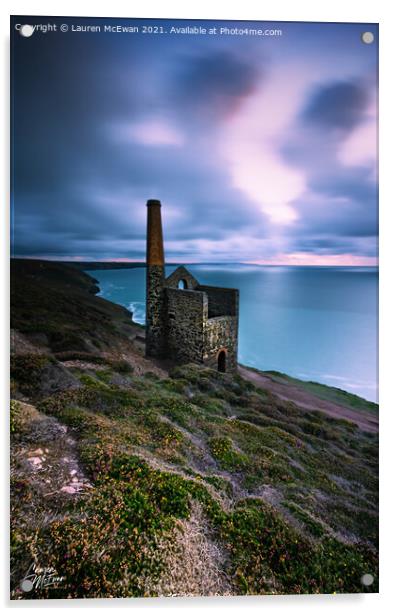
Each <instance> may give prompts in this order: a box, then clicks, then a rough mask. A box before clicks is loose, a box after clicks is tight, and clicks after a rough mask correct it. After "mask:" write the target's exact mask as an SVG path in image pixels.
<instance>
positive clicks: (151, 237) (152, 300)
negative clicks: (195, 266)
mask: <svg viewBox="0 0 395 616" xmlns="http://www.w3.org/2000/svg"><path fill="white" fill-rule="evenodd" d="M146 272H147V274H146V275H147V280H146V284H147V289H146V355H147V356H148V357H160V358H170V359H173V360H175V361H176V362H179V363H188V362H195V363H199V364H204V365H206V366H209V367H211V368H214V369H216V370H219V371H220V372H229V371H233V370H236V368H237V341H238V321H239V291H238V289H227V288H222V287H214V286H208V285H201V284H199V282H198V281H197V280H196V278H195V277H194V276H193V275H192V274H191V273H190V272H189V271H188V270H187V269H186V268H185V267H183V266H180V267H178V268H177V269H176V270H175V271H174V272H173V273H172V274H170V276H168V277H167V278H166V275H165V260H164V248H163V232H162V219H161V203H160V201H158V200H156V199H150V200H149V201H148V202H147V268H146Z"/></svg>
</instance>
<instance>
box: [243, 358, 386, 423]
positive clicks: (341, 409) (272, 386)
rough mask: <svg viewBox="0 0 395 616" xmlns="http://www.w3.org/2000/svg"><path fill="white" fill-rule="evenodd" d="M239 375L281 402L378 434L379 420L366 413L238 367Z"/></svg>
mask: <svg viewBox="0 0 395 616" xmlns="http://www.w3.org/2000/svg"><path fill="white" fill-rule="evenodd" d="M239 374H240V376H242V377H243V378H244V379H247V380H248V381H251V382H252V383H254V385H257V386H258V387H262V388H263V389H267V390H269V391H270V392H271V393H272V394H274V395H276V396H278V397H279V398H281V399H282V400H288V401H290V402H294V403H295V404H297V405H298V406H301V407H303V408H305V409H309V410H315V411H323V412H324V413H327V414H328V415H330V416H331V417H337V418H339V419H348V420H349V421H352V422H354V423H356V424H357V425H358V426H359V427H360V428H361V429H362V430H366V431H367V432H378V429H379V418H378V417H376V416H375V415H373V414H372V413H369V412H368V411H362V410H355V409H351V408H349V407H346V406H341V405H340V404H335V403H334V402H329V401H328V400H322V399H321V398H318V397H317V396H315V395H314V394H311V393H309V392H307V391H304V390H303V389H300V388H298V387H297V386H296V385H293V384H291V383H290V384H282V383H278V382H276V381H274V380H273V379H272V378H271V377H270V376H266V375H263V374H258V373H257V372H254V371H253V370H248V368H244V367H243V366H239Z"/></svg>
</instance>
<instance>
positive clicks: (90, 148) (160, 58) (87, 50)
mask: <svg viewBox="0 0 395 616" xmlns="http://www.w3.org/2000/svg"><path fill="white" fill-rule="evenodd" d="M109 37H110V38H109ZM267 49H268V46H267V45H266V46H263V45H262V41H258V40H252V39H250V40H248V41H247V40H246V39H243V40H242V41H239V40H238V41H235V40H234V39H219V38H216V37H213V38H203V37H199V38H194V39H193V42H192V39H187V38H182V37H174V38H163V37H149V38H148V37H129V36H128V37H126V36H125V37H122V36H121V37H118V36H111V35H105V37H104V36H103V37H101V36H98V37H97V36H89V35H88V36H78V35H72V34H70V36H55V35H45V36H44V35H39V34H37V36H36V35H35V36H34V37H32V38H31V39H26V40H25V39H23V37H20V36H18V37H17V38H16V40H15V45H14V49H13V66H14V69H13V105H12V110H13V145H14V148H13V181H12V195H13V204H14V207H13V210H14V225H13V226H14V234H13V248H14V252H15V254H20V255H43V256H45V255H47V256H51V257H56V256H64V257H68V256H69V257H72V256H73V255H78V256H83V257H84V256H85V257H88V258H92V259H97V258H108V259H111V258H125V257H126V258H131V259H133V258H141V259H142V258H144V254H145V244H144V243H145V214H146V209H145V202H146V200H147V199H148V198H160V199H161V200H162V202H163V205H164V214H165V215H164V229H165V236H166V243H167V255H169V256H170V257H173V256H174V257H173V258H176V259H177V258H178V257H179V256H180V255H183V254H185V255H186V257H188V255H189V256H191V255H193V256H196V258H197V259H202V260H206V257H207V258H210V255H209V254H208V253H207V251H208V250H210V251H211V254H214V253H215V252H216V250H219V251H221V250H224V251H225V250H228V248H227V247H230V248H229V252H228V253H225V252H224V255H225V256H226V258H228V255H230V256H232V240H236V241H237V240H239V241H240V242H241V244H242V242H243V241H244V242H245V247H244V248H243V246H241V248H240V253H239V254H240V258H242V257H243V250H244V251H245V254H246V255H248V258H251V259H253V258H254V257H255V253H254V250H255V251H256V258H261V256H262V255H263V256H265V255H264V254H263V252H262V251H261V248H260V246H261V244H260V243H259V242H260V241H261V240H262V242H263V243H265V242H266V241H267V242H268V243H269V242H270V238H271V236H272V235H273V234H275V233H276V232H277V228H273V226H271V223H270V220H269V218H268V216H267V215H266V214H264V213H263V211H262V208H261V207H260V204H259V202H257V201H255V202H252V201H251V200H250V199H251V195H250V192H248V191H246V190H243V189H244V188H245V186H244V185H243V186H242V187H240V185H239V184H237V185H238V186H239V188H235V182H234V177H233V176H232V169H231V168H230V165H229V163H228V162H227V161H226V157H224V156H222V155H223V151H221V150H220V148H218V145H220V140H221V136H224V135H225V133H226V128H227V127H229V128H230V129H232V122H233V121H234V120H237V117H238V112H239V111H240V110H242V109H243V103H244V102H246V101H248V100H249V97H253V96H254V95H255V93H256V92H258V93H259V92H260V91H262V90H263V89H264V88H265V87H266V85H267V83H268V81H270V79H271V78H272V77H273V72H276V71H278V72H279V73H280V74H281V70H282V64H281V60H280V61H278V59H277V62H278V64H277V65H275V63H273V62H272V60H273V59H272V58H271V57H270V58H269V57H268V53H267ZM282 49H284V43H282ZM282 53H284V57H285V59H286V61H288V60H289V57H290V54H291V55H292V53H293V52H292V49H288V50H287V51H286V52H282ZM299 53H300V58H301V59H302V60H301V61H302V64H303V62H304V61H307V60H306V59H305V58H303V52H299ZM269 60H270V62H269ZM271 71H272V73H271ZM350 74H352V71H351V73H350ZM309 88H310V82H309ZM278 97H279V98H278V102H279V109H280V111H278V110H277V107H276V101H275V100H273V101H271V103H270V104H269V106H268V108H265V109H264V110H262V113H265V118H267V119H268V124H270V121H269V120H270V118H271V116H273V118H274V119H275V120H276V114H277V113H281V108H282V105H281V92H280V93H279V94H278ZM305 100H306V102H305V105H304V108H303V109H302V111H301V112H300V114H298V112H297V110H295V116H296V117H294V119H293V124H292V125H290V126H289V127H288V126H287V128H286V134H285V135H284V136H283V135H280V137H279V138H277V135H274V136H273V137H272V138H271V142H270V144H269V145H268V144H267V143H266V144H265V147H266V148H268V149H269V150H270V152H272V153H273V156H274V157H275V158H276V157H280V158H281V159H282V160H284V161H286V163H287V164H288V163H289V164H290V166H291V167H292V168H293V167H296V168H298V169H301V171H302V172H303V174H304V175H305V177H306V194H305V195H302V196H301V197H300V198H298V200H297V201H295V203H293V204H292V205H293V206H294V207H295V208H296V210H297V212H298V214H299V218H298V220H297V221H296V222H295V223H294V224H293V225H291V226H290V227H286V228H285V227H284V228H282V229H281V232H282V234H283V237H284V238H285V239H286V240H287V241H289V249H290V250H293V251H297V250H304V251H306V252H310V251H311V252H314V251H317V253H320V254H321V253H322V252H323V253H325V250H327V251H331V250H332V251H333V252H336V251H337V250H340V245H341V249H342V250H344V251H345V252H347V251H346V248H347V246H348V247H349V249H350V250H355V251H356V252H355V254H363V250H364V246H365V249H366V254H368V251H371V235H372V234H374V233H375V225H376V209H375V199H376V195H375V183H374V182H373V181H372V180H371V179H370V171H371V170H370V169H368V168H367V167H366V168H356V167H355V168H354V167H349V168H345V166H344V165H343V164H342V163H341V162H340V161H339V160H338V150H339V147H340V145H341V139H343V137H344V135H345V134H346V133H350V132H352V130H353V129H354V128H356V127H358V126H359V123H360V122H362V120H363V116H364V113H365V109H366V105H367V104H368V97H367V90H366V84H365V83H363V82H360V81H358V80H357V79H355V80H348V81H346V80H341V81H340V80H339V81H337V82H336V81H333V79H332V78H331V79H329V80H328V82H327V83H326V84H324V85H321V86H320V87H319V88H318V89H315V90H313V91H311V89H309V90H308V91H307V96H306V99H305ZM255 117H256V120H255V121H256V122H257V123H258V124H259V121H260V120H259V110H258V113H257V114H256V116H255ZM150 125H154V126H158V128H156V129H155V130H153V131H152V132H153V133H154V139H153V140H152V142H150V141H149V140H147V139H145V140H144V136H145V137H146V136H147V133H148V132H149V130H148V129H147V126H148V127H149V126H150ZM332 129H333V130H332ZM161 131H162V141H161V140H160V134H161ZM221 131H222V132H221ZM250 131H251V128H250ZM155 135H156V137H157V141H155ZM240 136H241V142H242V141H243V138H244V135H243V133H242V132H241V133H240ZM142 137H143V138H142ZM283 137H284V138H283ZM241 145H242V143H241ZM237 146H238V143H237V140H235V146H234V147H235V149H237ZM243 162H244V161H243ZM246 162H247V166H248V163H249V162H250V161H249V160H247V161H246ZM251 163H252V166H254V160H251ZM264 172H265V169H262V174H264ZM281 179H282V178H281V177H280V181H281ZM252 184H253V182H252ZM258 201H259V200H258ZM165 208H166V209H165ZM339 237H340V238H341V241H337V240H336V238H339ZM244 238H245V239H244ZM249 238H251V240H256V244H254V241H251V246H250V245H249ZM317 238H318V239H317ZM315 240H317V242H316V243H315ZM365 240H366V242H365V243H364V241H365ZM320 242H321V243H320ZM255 245H256V246H258V248H255V247H254V246H255ZM222 247H223V248H222ZM309 247H310V248H309ZM262 250H263V249H262ZM357 251H360V252H357ZM369 254H370V252H369ZM219 257H221V254H220V255H219ZM245 258H247V257H245Z"/></svg>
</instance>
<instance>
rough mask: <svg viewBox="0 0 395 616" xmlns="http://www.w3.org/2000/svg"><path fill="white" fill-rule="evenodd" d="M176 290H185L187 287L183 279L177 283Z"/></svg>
mask: <svg viewBox="0 0 395 616" xmlns="http://www.w3.org/2000/svg"><path fill="white" fill-rule="evenodd" d="M178 288H179V289H187V288H188V285H187V281H186V280H184V279H183V278H182V279H181V280H179V281H178Z"/></svg>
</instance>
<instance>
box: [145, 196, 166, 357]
mask: <svg viewBox="0 0 395 616" xmlns="http://www.w3.org/2000/svg"><path fill="white" fill-rule="evenodd" d="M164 280H165V259H164V250H163V232H162V218H161V202H160V201H158V200H157V199H149V200H148V201H147V263H146V285H147V286H146V355H147V356H148V357H162V356H163V355H164V354H165V349H164V345H165V305H164V299H165V298H164Z"/></svg>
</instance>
